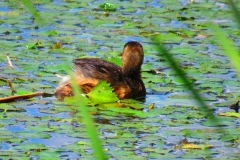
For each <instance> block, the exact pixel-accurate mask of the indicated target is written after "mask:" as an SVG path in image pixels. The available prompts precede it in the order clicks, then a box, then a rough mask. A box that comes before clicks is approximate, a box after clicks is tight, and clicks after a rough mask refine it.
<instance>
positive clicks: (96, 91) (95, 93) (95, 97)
mask: <svg viewBox="0 0 240 160" xmlns="http://www.w3.org/2000/svg"><path fill="white" fill-rule="evenodd" d="M87 95H88V97H89V98H90V99H91V100H92V101H93V102H94V103H109V102H116V101H118V100H119V99H118V97H117V95H116V94H115V93H114V92H113V89H112V88H111V87H110V84H109V83H107V82H106V81H103V80H101V81H99V82H98V84H97V85H96V86H95V87H94V88H93V89H92V90H91V91H90V92H89V93H88V94H87Z"/></svg>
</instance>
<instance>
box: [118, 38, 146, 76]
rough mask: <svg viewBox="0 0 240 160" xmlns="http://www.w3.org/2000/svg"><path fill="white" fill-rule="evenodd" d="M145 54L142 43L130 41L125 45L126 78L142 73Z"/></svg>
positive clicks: (123, 68)
mask: <svg viewBox="0 0 240 160" xmlns="http://www.w3.org/2000/svg"><path fill="white" fill-rule="evenodd" d="M143 58H144V53H143V47H142V45H141V44H140V43H138V42H135V41H130V42H128V43H126V44H125V45H124V48H123V52H122V65H123V66H122V72H123V74H124V75H126V76H131V75H134V74H138V73H140V70H141V65H142V63H143Z"/></svg>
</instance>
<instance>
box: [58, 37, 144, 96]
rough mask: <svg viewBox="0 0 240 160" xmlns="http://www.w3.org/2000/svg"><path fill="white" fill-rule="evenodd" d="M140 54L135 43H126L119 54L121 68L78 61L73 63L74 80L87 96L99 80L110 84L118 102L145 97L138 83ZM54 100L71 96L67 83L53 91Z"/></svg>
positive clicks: (110, 64) (88, 60)
mask: <svg viewBox="0 0 240 160" xmlns="http://www.w3.org/2000/svg"><path fill="white" fill-rule="evenodd" d="M143 58H144V53H143V48H142V45H141V44H140V43H138V42H134V41H131V42H128V43H126V44H125V45H124V48H123V52H122V68H121V67H119V66H118V65H116V64H113V63H111V62H108V61H105V60H102V59H99V58H79V59H75V60H73V63H74V64H75V67H76V73H75V76H76V80H77V84H78V85H79V86H80V88H81V89H82V91H83V92H84V93H86V94H87V93H88V92H90V91H91V90H92V88H93V87H94V86H96V85H97V83H98V81H99V80H105V81H107V82H108V83H110V84H111V87H112V88H113V91H114V92H115V93H116V94H117V95H118V97H119V98H120V99H123V98H137V97H144V96H145V95H146V89H145V86H144V83H143V81H142V80H141V65H142V63H143ZM55 94H56V96H57V97H65V96H71V95H73V92H72V88H71V85H70V82H69V80H67V81H64V82H62V83H61V84H60V85H59V86H58V87H57V88H56V90H55Z"/></svg>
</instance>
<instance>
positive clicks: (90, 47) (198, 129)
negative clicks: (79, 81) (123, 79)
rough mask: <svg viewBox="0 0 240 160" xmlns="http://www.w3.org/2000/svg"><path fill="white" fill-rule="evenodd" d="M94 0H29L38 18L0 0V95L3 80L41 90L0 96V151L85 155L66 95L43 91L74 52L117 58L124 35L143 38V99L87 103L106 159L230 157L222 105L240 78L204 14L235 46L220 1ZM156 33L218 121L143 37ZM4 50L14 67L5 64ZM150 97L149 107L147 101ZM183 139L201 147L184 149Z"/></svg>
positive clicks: (235, 125)
mask: <svg viewBox="0 0 240 160" xmlns="http://www.w3.org/2000/svg"><path fill="white" fill-rule="evenodd" d="M103 3H104V1H97V0H93V1H91V0H90V1H89V0H81V1H78V0H71V1H67V0H66V1H63V0H52V1H50V0H36V1H34V6H35V8H36V9H37V10H38V11H39V15H40V17H41V20H40V21H39V22H37V18H38V17H33V16H32V15H31V11H29V10H28V9H27V8H26V6H25V5H24V4H23V3H21V2H11V3H10V2H8V1H1V2H0V27H1V29H0V48H1V53H0V97H6V96H11V95H12V94H11V89H10V87H9V86H8V84H7V83H6V81H5V80H8V81H10V82H11V83H12V85H13V86H14V88H15V90H16V92H17V93H15V94H24V93H30V92H40V91H42V92H45V93H48V94H50V96H49V95H48V96H43V97H41V96H39V97H34V98H31V99H28V100H24V101H17V102H11V103H0V117H1V119H0V135H1V136H0V159H9V158H12V159H49V157H51V158H52V159H77V158H84V159H94V155H93V150H92V148H91V144H90V142H89V139H88V136H87V134H86V132H85V127H84V125H83V124H82V122H81V120H80V119H79V117H78V116H77V115H76V112H77V108H76V106H75V105H74V102H72V101H71V98H70V99H68V100H66V101H64V102H62V101H58V100H57V99H56V98H55V97H54V96H53V95H52V96H51V94H53V90H54V88H55V87H56V86H57V85H58V83H59V81H60V79H59V78H58V77H56V76H55V74H61V75H66V74H67V70H68V69H70V68H71V67H72V66H73V65H72V64H71V62H72V60H73V59H75V58H79V57H83V56H97V57H102V58H104V59H108V60H110V61H111V60H112V61H114V60H115V59H118V60H119V59H120V57H119V56H118V55H119V53H121V52H122V48H123V46H124V44H125V43H126V42H128V41H139V42H140V43H141V44H142V45H143V47H144V54H145V58H144V64H143V66H142V77H143V81H144V83H145V86H146V88H147V96H146V100H145V101H144V102H139V101H134V100H125V101H122V103H110V104H100V105H89V110H90V112H91V113H92V115H93V118H94V121H95V122H96V127H97V129H98V131H99V134H100V138H101V140H102V143H103V148H104V151H105V152H106V154H107V155H108V157H109V159H151V160H152V159H210V158H214V159H215V158H222V159H238V158H239V155H240V154H239V152H240V138H239V137H240V136H239V129H240V128H239V126H240V120H239V114H238V115H237V114H235V117H234V116H233V117H232V116H229V115H227V114H224V113H229V112H234V110H230V109H229V108H228V106H229V105H231V104H233V103H236V102H237V100H239V99H240V83H239V81H240V79H239V78H238V76H237V72H236V70H235V69H233V67H232V65H231V61H230V60H229V59H228V58H227V57H226V56H225V53H224V51H223V50H222V48H221V47H220V46H219V44H218V42H217V38H216V37H215V36H214V31H213V30H211V29H210V27H209V23H208V22H209V21H210V22H213V23H217V24H219V26H220V27H221V29H222V30H223V31H224V32H226V33H227V34H228V37H230V38H231V39H232V40H233V41H234V42H235V43H234V44H233V46H235V47H237V49H238V50H239V46H238V42H239V35H240V30H239V29H238V28H237V25H236V24H235V22H234V18H233V16H232V14H231V12H230V8H229V6H228V4H227V3H225V1H223V0H209V1H204V2H203V1H201V0H196V1H195V0H194V2H193V3H190V2H189V1H188V0H163V1H158V0H141V1H140V0H138V1H117V0H113V1H111V3H113V4H114V5H115V6H116V10H115V11H112V12H109V13H106V11H103V10H101V9H100V8H99V5H100V4H103ZM236 6H240V2H236ZM157 34H160V35H161V39H162V41H163V44H164V45H165V46H166V47H167V49H168V50H169V51H170V52H171V54H172V55H173V56H174V58H176V59H177V60H178V62H179V63H180V66H181V68H182V69H183V70H184V71H185V72H186V73H187V75H188V77H189V78H190V80H191V82H192V83H193V84H194V86H195V88H196V89H198V90H199V92H200V94H201V95H202V96H203V98H204V100H205V101H206V102H207V103H208V105H209V106H210V107H211V109H212V111H213V113H214V115H215V116H216V118H218V119H219V122H220V123H221V128H222V129H223V130H220V129H219V128H218V127H217V126H216V124H215V123H214V122H213V121H212V120H211V118H209V117H206V116H205V115H204V114H203V111H201V109H199V108H198V107H199V105H198V103H197V102H196V100H195V99H194V97H193V96H192V95H191V94H190V92H189V91H188V90H187V89H186V88H185V87H184V86H183V84H182V80H181V79H180V78H179V77H178V75H177V74H176V73H175V72H174V71H173V70H172V69H170V68H169V64H168V63H167V62H166V60H165V59H164V58H163V57H161V53H160V56H159V55H158V52H157V51H156V49H155V47H154V45H153V41H152V36H154V35H157ZM57 42H61V45H60V46H57V45H56V43H57ZM27 46H28V47H27ZM7 54H8V55H9V57H10V59H11V61H12V63H13V66H14V68H11V67H9V66H8V63H7V56H6V55H7ZM152 103H154V108H153V109H148V107H149V106H150V105H151V104H152ZM223 115H224V116H223ZM237 116H238V117H237ZM185 138H186V139H187V141H188V143H190V144H196V145H197V147H199V146H200V145H207V147H209V148H208V149H191V148H184V147H186V146H185V144H183V142H184V139H185ZM195 148H196V147H195Z"/></svg>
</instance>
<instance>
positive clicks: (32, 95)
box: [0, 92, 43, 103]
mask: <svg viewBox="0 0 240 160" xmlns="http://www.w3.org/2000/svg"><path fill="white" fill-rule="evenodd" d="M41 95H43V92H36V93H31V94H23V95H18V96H9V97H3V98H0V103H4V102H12V101H14V100H16V99H29V98H32V97H36V96H41Z"/></svg>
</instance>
